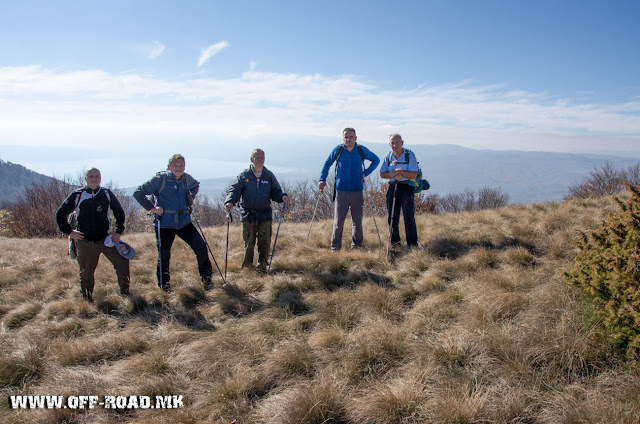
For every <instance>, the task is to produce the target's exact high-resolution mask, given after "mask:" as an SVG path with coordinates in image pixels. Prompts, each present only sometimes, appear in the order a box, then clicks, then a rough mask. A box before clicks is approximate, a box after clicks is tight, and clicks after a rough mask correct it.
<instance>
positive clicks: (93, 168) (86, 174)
mask: <svg viewBox="0 0 640 424" xmlns="http://www.w3.org/2000/svg"><path fill="white" fill-rule="evenodd" d="M91 171H98V174H100V175H102V173H101V172H100V170H99V169H98V168H96V167H95V166H91V167H89V168H87V170H86V171H84V176H85V178H86V177H88V176H89V172H91Z"/></svg>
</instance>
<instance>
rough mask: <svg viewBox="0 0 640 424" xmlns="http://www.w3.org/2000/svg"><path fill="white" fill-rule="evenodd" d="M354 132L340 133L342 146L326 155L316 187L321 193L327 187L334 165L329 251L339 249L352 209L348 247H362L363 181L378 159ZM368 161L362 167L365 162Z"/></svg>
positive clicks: (350, 129)
mask: <svg viewBox="0 0 640 424" xmlns="http://www.w3.org/2000/svg"><path fill="white" fill-rule="evenodd" d="M357 139H358V137H357V136H356V130H354V129H353V128H345V129H344V130H343V131H342V142H343V144H341V145H339V146H336V147H335V148H334V149H333V150H332V151H331V154H329V157H328V158H327V160H326V161H325V163H324V167H323V168H322V172H321V174H320V181H319V182H318V188H319V189H320V191H322V190H324V187H325V186H326V184H327V176H328V175H329V168H331V165H333V163H334V162H336V181H335V184H336V185H335V190H334V197H335V209H334V216H333V233H332V234H331V250H332V251H334V252H335V251H338V250H340V249H341V248H342V231H343V228H344V220H345V219H346V218H347V213H348V212H349V210H351V221H352V223H353V225H352V231H351V247H352V248H358V247H361V246H362V240H363V238H364V237H363V234H362V214H363V206H364V197H363V195H362V190H363V189H364V178H365V177H366V176H368V175H369V174H371V173H372V172H373V171H375V169H376V168H377V167H378V164H379V163H380V159H379V158H378V156H376V155H375V154H374V153H373V152H372V151H370V150H369V149H367V148H366V147H364V146H362V145H359V144H358V143H356V140H357ZM365 160H368V161H369V162H371V163H370V164H369V166H368V167H365V163H364V161H365Z"/></svg>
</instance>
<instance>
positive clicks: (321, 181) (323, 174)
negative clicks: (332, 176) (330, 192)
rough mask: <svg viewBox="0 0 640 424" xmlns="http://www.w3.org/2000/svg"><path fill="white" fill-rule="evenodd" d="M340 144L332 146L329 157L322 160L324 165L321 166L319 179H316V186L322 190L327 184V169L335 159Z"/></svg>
mask: <svg viewBox="0 0 640 424" xmlns="http://www.w3.org/2000/svg"><path fill="white" fill-rule="evenodd" d="M339 148H340V146H337V147H334V149H333V150H332V151H331V153H329V157H328V158H327V160H325V161H324V166H323V167H322V171H321V172H320V179H319V180H318V188H319V189H320V191H322V190H324V187H325V186H326V185H327V177H328V176H329V169H330V168H331V165H333V162H335V161H336V157H337V156H338V149H339Z"/></svg>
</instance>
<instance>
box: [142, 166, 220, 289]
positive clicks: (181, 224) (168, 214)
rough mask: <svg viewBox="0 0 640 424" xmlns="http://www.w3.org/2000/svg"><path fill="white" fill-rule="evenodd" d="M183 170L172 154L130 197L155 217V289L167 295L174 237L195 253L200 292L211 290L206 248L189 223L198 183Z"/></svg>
mask: <svg viewBox="0 0 640 424" xmlns="http://www.w3.org/2000/svg"><path fill="white" fill-rule="evenodd" d="M184 169H185V159H184V156H182V155H180V154H175V155H173V156H171V157H170V158H169V164H168V165H167V170H166V171H162V172H158V173H157V174H156V175H155V176H154V177H153V178H151V179H150V180H149V181H147V182H146V183H144V184H142V185H141V186H139V187H138V188H137V189H136V191H135V192H134V193H133V197H134V198H135V199H136V200H137V201H138V203H140V205H141V206H142V207H143V208H144V209H146V210H147V211H149V212H152V213H153V214H155V215H156V216H157V217H158V219H157V220H156V223H155V225H159V226H160V240H158V231H156V241H157V242H158V266H157V269H156V275H157V277H158V286H159V287H160V288H161V289H162V290H164V291H167V292H169V291H171V285H170V283H169V281H170V280H171V275H170V272H169V261H170V260H171V246H172V245H173V241H174V240H175V237H176V236H178V237H180V238H181V239H182V240H184V241H185V242H186V243H187V244H188V245H189V247H191V249H192V250H193V253H195V255H196V259H197V261H198V272H199V273H200V279H201V280H202V283H203V284H204V288H205V289H207V290H208V289H210V288H211V287H212V283H211V274H212V268H211V261H210V260H209V254H208V253H207V245H206V243H205V242H204V239H203V238H202V236H201V235H200V233H198V230H196V227H194V226H193V224H192V223H191V205H192V204H193V198H194V197H195V196H196V194H197V193H198V190H199V188H200V183H199V182H198V181H197V180H195V179H194V178H193V177H192V176H191V175H189V174H187V173H186V172H184ZM151 195H153V198H154V203H152V202H151V201H150V200H149V199H148V197H147V196H151ZM156 228H157V227H156ZM160 265H162V269H160Z"/></svg>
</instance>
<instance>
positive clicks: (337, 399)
mask: <svg viewBox="0 0 640 424" xmlns="http://www.w3.org/2000/svg"><path fill="white" fill-rule="evenodd" d="M346 394H347V392H346V388H345V382H343V381H341V380H340V379H338V378H336V376H333V375H331V374H327V373H324V374H321V375H320V376H318V378H317V379H316V380H314V381H309V380H306V381H304V380H303V381H300V382H292V384H291V386H290V387H287V388H285V389H284V390H282V391H280V392H277V393H275V394H273V395H272V396H270V397H268V398H266V399H265V400H264V401H263V402H261V404H260V405H259V406H258V408H257V410H256V412H255V414H254V416H253V417H252V422H255V423H264V424H271V423H273V424H276V423H277V424H294V423H295V424H322V423H329V422H335V423H340V422H348V421H346V420H347V418H346V417H347V408H346V402H345V397H346Z"/></svg>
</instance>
